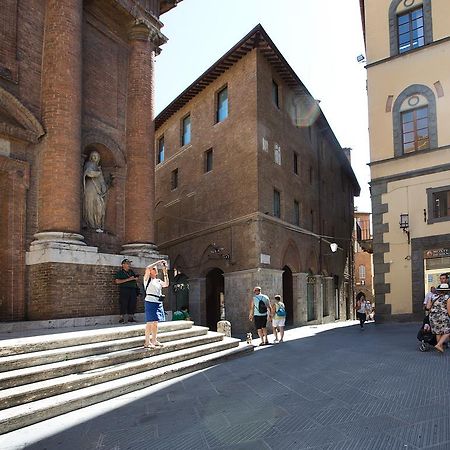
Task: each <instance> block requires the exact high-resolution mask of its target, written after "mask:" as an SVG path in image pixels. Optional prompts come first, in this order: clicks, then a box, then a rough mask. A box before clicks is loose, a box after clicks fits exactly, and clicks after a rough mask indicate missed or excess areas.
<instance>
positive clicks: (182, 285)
mask: <svg viewBox="0 0 450 450" xmlns="http://www.w3.org/2000/svg"><path fill="white" fill-rule="evenodd" d="M172 289H173V293H174V296H175V305H174V308H175V311H181V309H182V308H183V307H186V308H188V310H189V278H188V277H187V275H185V274H184V273H179V274H177V275H176V276H175V278H174V279H173V285H172Z"/></svg>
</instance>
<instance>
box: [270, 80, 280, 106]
mask: <svg viewBox="0 0 450 450" xmlns="http://www.w3.org/2000/svg"><path fill="white" fill-rule="evenodd" d="M272 100H273V103H274V104H275V106H276V107H277V108H279V107H280V99H279V90H278V84H277V83H276V82H275V81H274V80H272Z"/></svg>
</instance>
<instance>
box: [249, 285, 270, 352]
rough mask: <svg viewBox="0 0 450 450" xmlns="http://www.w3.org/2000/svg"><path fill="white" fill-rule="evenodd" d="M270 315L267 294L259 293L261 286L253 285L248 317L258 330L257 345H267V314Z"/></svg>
mask: <svg viewBox="0 0 450 450" xmlns="http://www.w3.org/2000/svg"><path fill="white" fill-rule="evenodd" d="M268 314H269V317H270V302H269V297H267V295H264V294H261V287H260V286H255V287H254V288H253V298H252V299H251V300H250V304H249V314H248V318H249V320H251V321H254V322H255V327H256V330H257V332H258V336H259V337H260V339H261V343H260V344H259V345H267V344H268V343H269V340H268V339H267V315H268Z"/></svg>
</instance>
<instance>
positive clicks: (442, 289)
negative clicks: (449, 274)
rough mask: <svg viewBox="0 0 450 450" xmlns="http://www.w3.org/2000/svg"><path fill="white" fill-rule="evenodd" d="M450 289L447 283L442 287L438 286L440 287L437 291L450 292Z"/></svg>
mask: <svg viewBox="0 0 450 450" xmlns="http://www.w3.org/2000/svg"><path fill="white" fill-rule="evenodd" d="M449 290H450V288H449V287H448V284H447V283H441V284H440V285H438V287H437V288H436V291H438V292H439V291H449Z"/></svg>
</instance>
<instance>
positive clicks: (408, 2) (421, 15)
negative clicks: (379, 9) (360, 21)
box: [389, 0, 433, 56]
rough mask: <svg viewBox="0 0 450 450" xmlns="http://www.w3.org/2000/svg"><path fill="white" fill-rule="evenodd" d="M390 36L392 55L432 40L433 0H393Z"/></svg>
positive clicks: (390, 16) (390, 13)
mask: <svg viewBox="0 0 450 450" xmlns="http://www.w3.org/2000/svg"><path fill="white" fill-rule="evenodd" d="M389 37H390V50H391V56H395V55H399V54H401V53H406V52H408V51H410V50H414V49H415V48H419V47H422V46H424V45H425V44H429V43H430V42H432V41H433V29H432V17H431V0H392V2H391V6H390V7H389Z"/></svg>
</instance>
